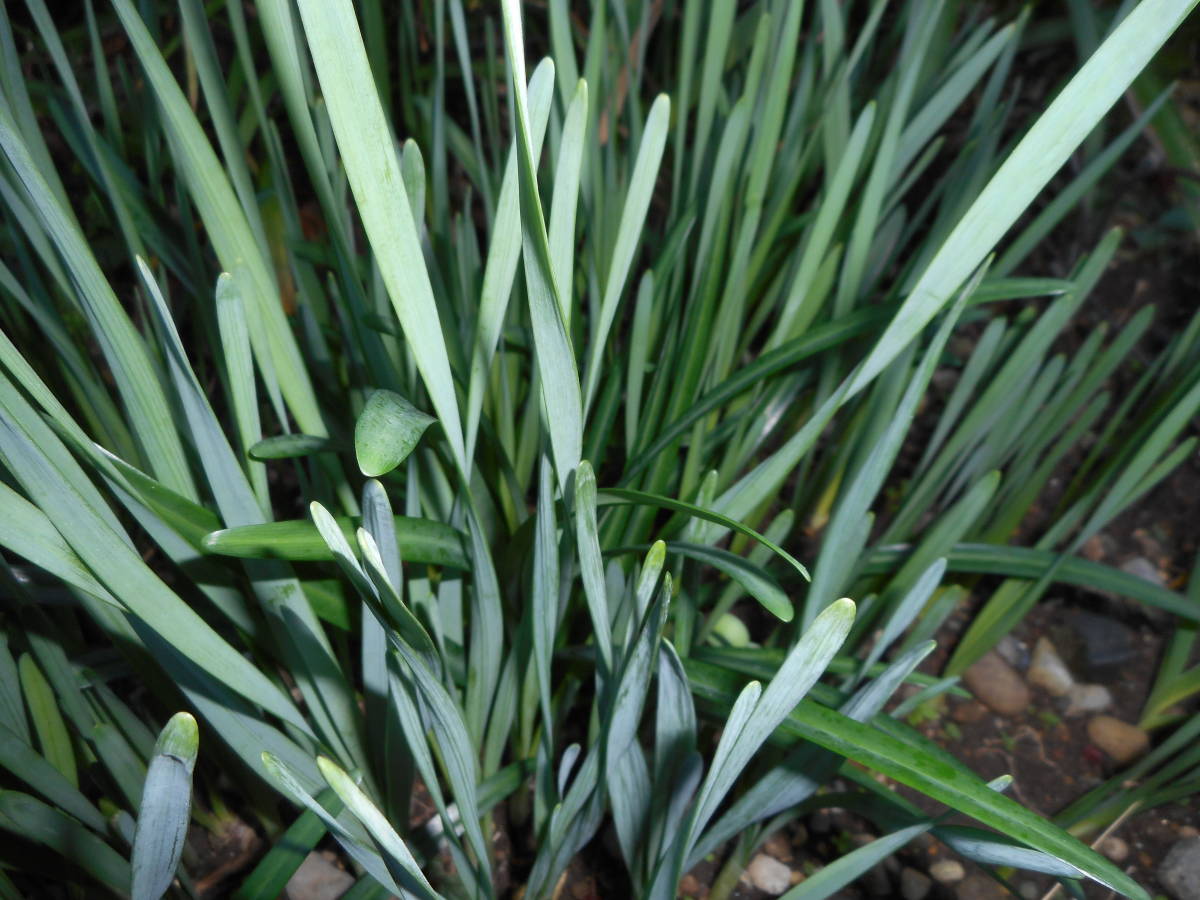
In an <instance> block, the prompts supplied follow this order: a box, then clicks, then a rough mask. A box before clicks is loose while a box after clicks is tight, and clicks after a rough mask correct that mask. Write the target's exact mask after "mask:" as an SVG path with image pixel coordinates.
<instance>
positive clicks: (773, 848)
mask: <svg viewBox="0 0 1200 900" xmlns="http://www.w3.org/2000/svg"><path fill="white" fill-rule="evenodd" d="M763 849H764V850H766V851H767V852H768V853H770V854H771V855H772V856H773V857H775V858H776V859H777V860H779V861H780V862H791V861H792V845H791V844H790V843H788V839H787V838H786V837H784V835H783V834H782V833H780V832H776V833H775V834H773V835H771V837H770V838H769V839H768V840H767V842H766V843H765V844H763Z"/></svg>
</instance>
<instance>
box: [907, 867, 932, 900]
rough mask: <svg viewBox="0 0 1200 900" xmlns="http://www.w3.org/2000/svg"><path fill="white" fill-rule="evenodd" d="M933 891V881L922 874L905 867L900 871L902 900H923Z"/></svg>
mask: <svg viewBox="0 0 1200 900" xmlns="http://www.w3.org/2000/svg"><path fill="white" fill-rule="evenodd" d="M932 889H933V879H931V878H930V877H929V876H928V875H926V874H925V873H924V872H918V871H917V870H916V869H913V868H910V867H908V866H905V867H904V868H903V869H901V870H900V896H901V897H903V898H904V900H925V898H926V897H927V896H928V895H929V892H930V890H932Z"/></svg>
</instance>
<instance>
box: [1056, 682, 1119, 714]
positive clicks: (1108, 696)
mask: <svg viewBox="0 0 1200 900" xmlns="http://www.w3.org/2000/svg"><path fill="white" fill-rule="evenodd" d="M1112 700H1113V698H1112V693H1111V692H1110V691H1109V690H1108V688H1106V687H1105V686H1104V685H1102V684H1073V685H1071V689H1070V690H1069V691H1067V709H1066V715H1068V716H1082V715H1083V714H1084V713H1096V712H1100V711H1102V710H1105V709H1108V708H1109V707H1110V706H1112Z"/></svg>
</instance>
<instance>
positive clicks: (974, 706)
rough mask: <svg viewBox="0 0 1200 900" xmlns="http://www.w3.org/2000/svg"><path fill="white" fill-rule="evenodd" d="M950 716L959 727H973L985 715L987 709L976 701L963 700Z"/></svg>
mask: <svg viewBox="0 0 1200 900" xmlns="http://www.w3.org/2000/svg"><path fill="white" fill-rule="evenodd" d="M950 715H951V717H952V718H953V719H954V721H955V722H958V723H959V724H961V725H974V724H975V723H976V722H978V721H980V720H981V719H983V718H984V716H986V715H987V707H986V706H984V705H983V704H982V703H980V702H979V701H978V700H964V701H963V702H962V703H959V704H958V705H957V706H956V707H954V711H953V712H952V713H950Z"/></svg>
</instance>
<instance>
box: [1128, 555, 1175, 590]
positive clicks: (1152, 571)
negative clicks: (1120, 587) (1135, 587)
mask: <svg viewBox="0 0 1200 900" xmlns="http://www.w3.org/2000/svg"><path fill="white" fill-rule="evenodd" d="M1121 571H1122V572H1124V573H1125V574H1126V575H1132V576H1134V577H1135V578H1140V579H1142V580H1143V581H1149V582H1152V583H1153V584H1157V585H1158V586H1159V587H1166V581H1165V580H1164V579H1163V576H1162V572H1160V571H1159V570H1158V566H1156V565H1155V564H1154V563H1152V562H1150V560H1148V559H1146V557H1144V556H1135V557H1134V558H1133V559H1127V560H1125V562H1123V563H1121Z"/></svg>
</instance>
